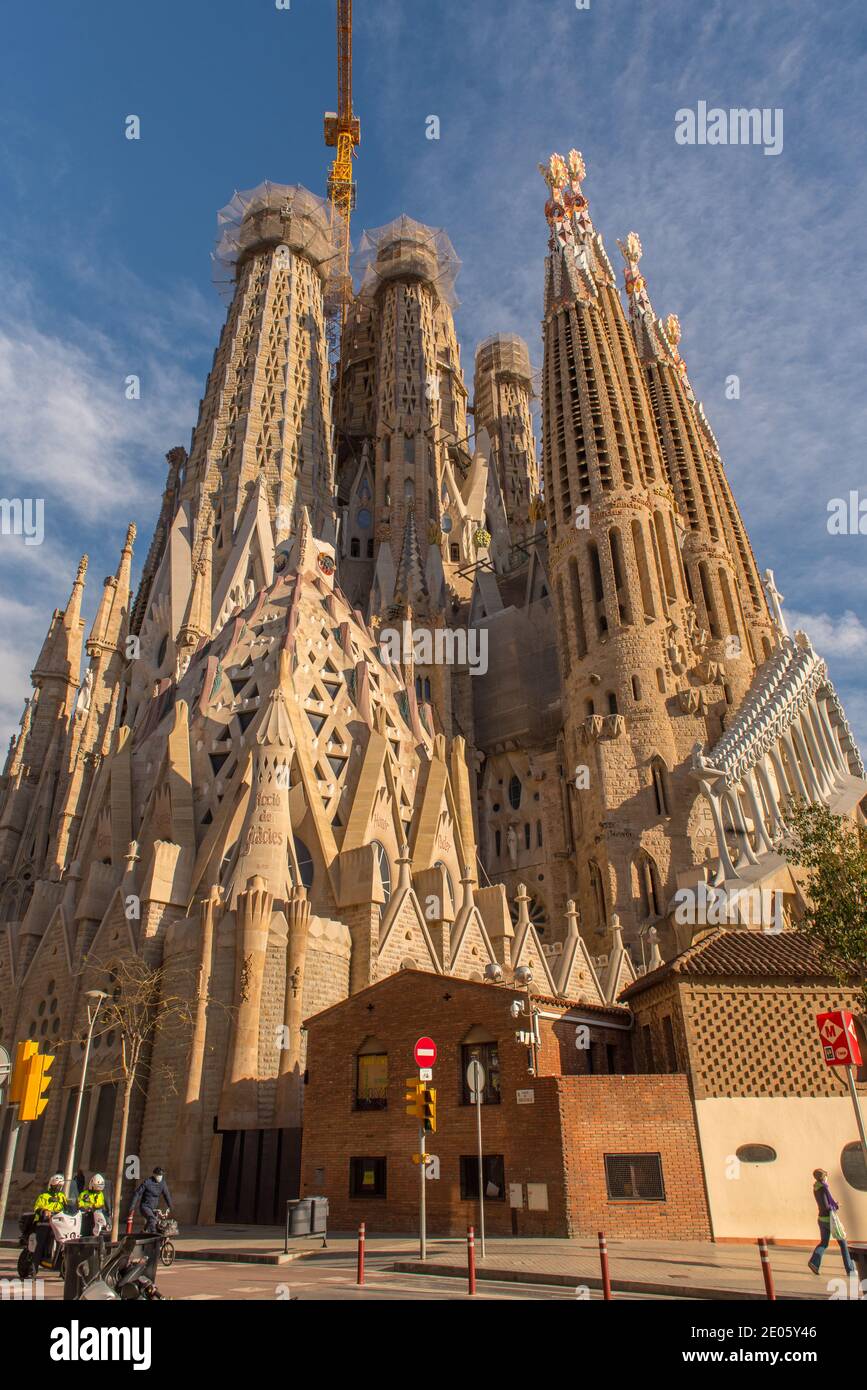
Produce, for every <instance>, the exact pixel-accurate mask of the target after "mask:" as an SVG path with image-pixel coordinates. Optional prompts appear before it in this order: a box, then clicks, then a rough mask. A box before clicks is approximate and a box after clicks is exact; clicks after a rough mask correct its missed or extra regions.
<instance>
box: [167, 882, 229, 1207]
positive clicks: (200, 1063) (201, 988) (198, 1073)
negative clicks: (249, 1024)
mask: <svg viewBox="0 0 867 1390" xmlns="http://www.w3.org/2000/svg"><path fill="white" fill-rule="evenodd" d="M220 908H221V893H220V887H219V884H216V883H215V884H214V886H213V887H212V889H211V892H210V895H209V896H208V897H207V898H202V899H201V900H200V902H199V931H200V942H199V977H198V985H197V993H196V1017H195V1022H194V1024H193V1036H192V1043H191V1046H190V1065H189V1071H188V1072H187V1084H186V1088H185V1091H184V1099H183V1104H182V1106H181V1110H180V1114H179V1116H178V1127H177V1130H176V1133H175V1141H174V1144H173V1146H172V1157H171V1168H170V1172H171V1175H172V1178H171V1182H172V1197H173V1198H174V1209H175V1210H176V1213H177V1215H178V1217H179V1219H180V1220H181V1221H195V1219H196V1216H197V1213H198V1209H199V1197H200V1186H201V1184H200V1164H201V1156H202V1140H203V1128H204V1126H203V1115H204V1105H203V1097H202V1076H203V1073H204V1066H205V1043H206V1039H207V1031H208V1000H209V995H210V988H211V969H212V965H213V952H214V926H215V923H216V918H217V916H218V914H219V912H220Z"/></svg>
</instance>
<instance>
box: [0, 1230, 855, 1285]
mask: <svg viewBox="0 0 867 1390" xmlns="http://www.w3.org/2000/svg"><path fill="white" fill-rule="evenodd" d="M3 1235H4V1237H5V1238H4V1239H3V1241H2V1242H0V1244H2V1246H4V1247H9V1246H14V1245H17V1226H14V1225H13V1223H12V1222H10V1221H7V1222H6V1224H5V1227H4V1232H3ZM356 1240H357V1234H356V1233H355V1232H352V1233H348V1232H334V1233H332V1232H329V1234H328V1237H327V1246H326V1248H324V1249H323V1246H322V1237H321V1236H308V1237H306V1238H302V1239H298V1238H293V1239H290V1241H289V1252H288V1254H284V1232H283V1229H282V1228H281V1227H278V1226H228V1225H226V1226H192V1227H190V1226H188V1227H183V1228H182V1233H181V1234H180V1235H179V1236H178V1237H177V1238H176V1240H175V1242H174V1244H175V1249H176V1251H177V1258H178V1259H182V1260H202V1261H219V1262H231V1263H238V1264H273V1265H282V1264H287V1263H290V1262H292V1261H294V1260H298V1259H309V1260H316V1261H317V1262H319V1261H323V1262H329V1261H335V1262H345V1261H346V1260H347V1259H352V1258H353V1257H354V1255H355V1251H356ZM366 1245H367V1258H368V1261H370V1262H375V1263H376V1265H377V1266H379V1267H380V1268H386V1267H390V1268H392V1269H395V1270H398V1271H400V1272H403V1273H414V1274H421V1273H424V1274H443V1275H452V1276H454V1277H463V1276H464V1274H465V1272H466V1262H467V1255H466V1242H465V1241H464V1240H462V1239H455V1240H443V1239H441V1238H437V1237H435V1236H433V1237H430V1238H429V1239H428V1258H427V1260H426V1261H425V1262H424V1263H422V1262H421V1261H420V1260H419V1258H418V1238H417V1237H416V1236H410V1235H407V1236H400V1235H376V1234H369V1235H368V1236H367V1242H366ZM810 1248H811V1247H808V1246H807V1245H806V1244H805V1245H804V1246H803V1247H797V1246H780V1245H771V1246H770V1247H769V1249H770V1261H771V1269H772V1271H773V1275H774V1282H775V1287H776V1293H777V1297H778V1298H785V1299H792V1298H794V1299H809V1298H813V1299H815V1298H821V1299H827V1298H829V1297H830V1296H831V1293H832V1292H833V1291H834V1290H835V1288H839V1286H837V1285H834V1284H831V1282H830V1281H832V1280H838V1279H843V1278H844V1273H845V1272H844V1270H843V1264H842V1260H841V1259H840V1254H839V1251H838V1250H837V1249H836V1248H835V1247H832V1248H831V1249H830V1250H829V1252H828V1254H827V1255H826V1257H825V1260H824V1264H823V1267H822V1274H821V1277H820V1278H816V1276H815V1275H813V1274H811V1273H810V1271H809V1270H808V1269H807V1260H808V1258H809V1255H810ZM608 1253H609V1263H610V1270H611V1283H612V1288H613V1291H614V1294H615V1296H616V1294H617V1291H618V1290H620V1291H622V1292H624V1293H626V1292H635V1293H645V1294H649V1295H651V1296H652V1295H653V1294H660V1295H666V1296H668V1297H669V1298H671V1297H674V1298H710V1299H759V1300H763V1299H764V1298H765V1288H764V1283H763V1280H762V1271H761V1262H760V1259H759V1251H758V1247H757V1246H756V1245H755V1244H750V1245H728V1244H724V1245H715V1244H713V1243H712V1242H711V1241H679V1240H609V1241H608ZM476 1273H477V1277H478V1278H480V1279H501V1280H506V1281H509V1282H516V1283H527V1284H547V1285H552V1284H554V1285H561V1286H565V1287H571V1288H575V1287H580V1286H581V1285H586V1286H588V1287H589V1288H592V1289H598V1288H601V1286H602V1280H601V1276H600V1268H599V1248H598V1245H597V1242H596V1240H595V1239H572V1240H552V1239H545V1238H537V1239H521V1238H517V1237H494V1238H492V1239H491V1238H489V1239H488V1242H487V1258H486V1259H484V1260H482V1258H481V1249H480V1241H479V1235H478V1232H477V1233H476ZM829 1285H830V1287H829Z"/></svg>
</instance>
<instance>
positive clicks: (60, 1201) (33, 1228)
mask: <svg viewBox="0 0 867 1390" xmlns="http://www.w3.org/2000/svg"><path fill="white" fill-rule="evenodd" d="M48 1193H49V1195H50V1198H51V1199H53V1201H54V1202H55V1203H56V1205H55V1206H54V1207H52V1208H49V1207H48V1206H44V1207H41V1208H40V1209H39V1210H36V1211H32V1212H26V1213H25V1214H24V1215H23V1216H22V1217H20V1218H19V1223H18V1225H19V1231H20V1235H19V1239H18V1244H19V1245H20V1246H21V1247H22V1250H21V1254H20V1255H19V1256H18V1277H19V1278H20V1279H35V1278H36V1276H37V1275H38V1273H39V1270H40V1265H41V1266H42V1268H46V1269H50V1270H55V1271H57V1273H59V1274H60V1276H61V1278H62V1277H63V1273H64V1260H63V1247H64V1245H66V1244H67V1242H69V1241H71V1240H79V1239H80V1238H81V1228H82V1218H83V1217H84V1215H85V1212H84V1211H82V1210H81V1209H80V1208H79V1207H78V1205H77V1202H76V1199H75V1198H74V1197H67V1196H65V1195H64V1193H63V1174H62V1173H55V1174H54V1176H53V1177H52V1178H50V1179H49V1182H48ZM72 1203H75V1204H76V1209H75V1210H74V1211H68V1210H66V1208H67V1207H68V1206H70V1205H71V1204H72ZM90 1215H91V1216H92V1218H93V1227H92V1234H93V1235H95V1236H98V1235H100V1234H103V1233H104V1232H106V1231H107V1230H108V1221H107V1219H106V1217H105V1214H104V1212H103V1211H101V1210H99V1209H93V1210H92V1211H91V1212H90ZM46 1223H47V1224H48V1225H49V1227H50V1228H51V1237H50V1239H49V1240H47V1241H46V1240H45V1238H44V1236H42V1231H41V1229H40V1228H43V1229H44V1226H45V1224H46ZM40 1247H41V1258H40Z"/></svg>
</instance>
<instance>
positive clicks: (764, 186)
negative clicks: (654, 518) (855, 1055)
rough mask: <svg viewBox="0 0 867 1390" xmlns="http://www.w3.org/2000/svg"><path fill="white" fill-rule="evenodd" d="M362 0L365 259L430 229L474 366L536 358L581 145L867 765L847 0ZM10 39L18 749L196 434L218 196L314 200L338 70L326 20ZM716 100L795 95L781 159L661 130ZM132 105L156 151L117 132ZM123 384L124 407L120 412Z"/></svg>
mask: <svg viewBox="0 0 867 1390" xmlns="http://www.w3.org/2000/svg"><path fill="white" fill-rule="evenodd" d="M354 8H355V31H356V33H355V105H356V109H357V111H358V113H359V115H360V117H361V125H362V146H361V150H360V153H359V158H358V161H357V177H358V183H359V199H358V210H357V213H356V218H355V223H354V240H355V242H356V244H357V242H358V240H359V239H360V234H361V231H362V229H363V228H364V227H373V226H379V225H380V224H382V223H384V222H387V221H389V220H391V218H393V217H395V216H397V215H398V214H399V213H400V212H407V213H409V214H411V215H412V216H413V217H416V218H418V219H420V220H422V221H426V222H429V223H431V224H432V225H435V226H443V227H445V228H446V230H447V231H448V233H449V235H450V237H451V239H452V241H453V243H454V245H455V247H456V249H457V252H458V255H459V256H460V257H461V259H462V261H463V269H462V272H461V275H460V277H459V280H458V293H459V295H460V298H461V301H462V302H461V306H460V308H459V310H458V313H457V323H458V330H459V333H460V336H461V341H462V345H463V354H464V366H465V370H466V371H467V373H468V374H469V375H471V371H472V353H473V350H474V348H475V345H476V343H477V342H478V341H479V340H480V339H481V338H483V337H486V336H487V335H488V334H490V333H492V332H496V331H507V332H508V331H514V332H519V333H522V334H523V335H524V336H525V337H526V338H527V340H528V342H529V344H530V351H531V356H532V357H533V360H534V362H535V363H536V365H537V366H538V365H540V362H541V348H540V330H539V320H540V317H541V292H542V262H543V257H544V253H545V244H546V231H547V229H546V226H545V221H544V217H543V203H544V185H543V184H542V181H541V179H540V177H539V175H538V172H537V169H536V165H537V163H538V162H539V161H540V160H542V159H545V158H546V157H547V156H548V154H549V153H550V152H551V151H552V150H560V151H562V152H563V153H565V152H566V151H567V150H568V149H569V148H570V146H573V145H574V146H576V147H577V148H579V149H580V150H582V152H583V154H584V157H585V160H586V162H587V169H588V176H587V181H586V183H585V185H584V188H585V192H586V193H587V195H588V197H589V199H590V207H591V212H592V214H593V217H594V220H595V222H596V225H597V226H598V227H599V229H600V230H601V232H602V233H603V236H604V237H605V239H606V244H607V247H608V251H609V255H610V256H611V259H612V261H613V262H614V263H615V264H616V265H618V266H619V264H620V256H619V253H618V251H617V246H616V240H615V239H616V238H617V237H620V238H622V237H623V236H624V235H625V233H626V232H627V231H629V230H631V229H635V230H636V231H638V233H639V234H640V236H641V239H642V242H643V244H644V250H645V255H644V259H643V261H642V269H643V271H644V273H645V276H646V278H647V280H648V284H649V288H650V293H651V297H652V299H653V303H654V307H655V308H656V311H657V312H658V313H660V314H667V313H671V312H675V313H677V314H678V315H679V316H680V319H681V324H682V328H683V339H682V342H681V350H682V352H683V354H684V356H685V358H686V361H687V364H688V368H689V372H690V378H691V381H692V384H693V387H694V389H695V391H696V393H697V395H698V396H699V397H700V398H701V399H702V400H703V402H704V405H705V408H706V410H707V413H708V416H709V418H710V421H711V424H712V425H713V427H714V429H715V431H716V434H717V436H718V438H719V440H720V443H721V446H722V449H723V454H724V457H725V459H726V463H727V467H728V471H729V476H730V478H731V480H732V484H733V486H734V489H735V493H736V496H737V498H738V501H739V503H740V505H741V508H742V511H743V513H744V516H745V518H746V522H747V525H748V527H749V530H750V534H751V537H752V540H753V544H754V547H755V549H756V553H757V556H758V559H759V563H760V565H761V567H762V568H764V567H766V566H770V567H772V568H773V569H774V571H775V574H776V578H777V583H778V586H779V588H780V589H781V590H782V592H783V593H784V595H785V599H786V607H787V609H788V610H789V614H790V617H791V618H792V619H793V625H797V626H804V627H806V629H807V630H808V631H809V632H810V633H811V635H812V636H813V638H814V642H815V644H816V646H817V648H818V649H819V650H820V651H821V652H823V654H824V655H826V656H827V658H828V660H829V663H830V667H831V673H832V676H833V677H834V679H835V681H836V683H837V685H838V688H839V689H840V691H841V694H842V696H843V698H844V702H845V704H846V707H847V711H848V713H849V717H850V720H851V722H852V723H853V725H854V727H855V730H856V733H857V734H858V735H859V737H860V740H861V743H862V747H867V692H865V689H864V681H863V673H864V667H865V663H867V566H865V554H867V536H859V535H844V536H836V535H834V536H832V535H829V534H828V530H827V524H826V523H827V508H828V503H829V501H830V499H831V498H834V497H845V496H847V494H848V492H849V491H850V490H851V489H859V488H860V489H861V495H862V496H863V497H865V498H867V484H865V483H864V472H865V469H864V458H865V434H867V405H865V386H864V363H865V357H867V353H865V347H867V343H865V339H867V327H865V324H867V315H865V279H864V276H863V274H861V266H860V258H861V252H862V245H863V228H864V225H865V217H867V190H865V179H864V172H863V169H864V159H863V153H862V141H863V122H864V110H863V96H862V94H863V92H864V90H865V87H867V11H865V7H864V5H863V0H835V3H834V5H833V6H830V7H823V6H820V5H817V4H815V3H814V2H813V0H810V3H806V0H789V2H788V3H787V0H702V3H698V0H590V8H589V9H587V10H579V9H577V8H576V5H575V3H574V0H471V3H469V2H468V0H427V3H422V0H356V3H355V7H354ZM4 31H5V40H6V43H5V53H4V57H3V62H2V73H3V80H2V82H0V208H2V210H3V211H2V214H0V253H2V254H0V485H2V495H3V496H23V497H44V499H45V530H46V534H45V543H44V544H43V545H41V546H25V545H24V544H23V542H22V541H21V539H20V538H17V537H7V536H2V537H0V737H2V738H4V740H5V738H8V735H9V733H10V732H11V730H12V729H13V728H14V727H15V725H16V724H17V720H18V718H19V716H20V712H21V705H22V701H23V698H24V695H25V694H26V693H27V691H28V688H29V671H30V669H31V667H32V665H33V662H34V660H35V657H36V655H37V652H38V648H39V644H40V642H41V639H42V636H43V634H44V631H45V628H46V625H47V621H48V618H49V616H50V612H51V610H52V608H54V607H55V606H57V605H62V604H63V603H64V602H65V600H66V596H67V594H68V591H69V587H70V583H71V580H72V577H73V575H74V571H75V565H76V562H77V559H78V556H79V554H80V553H81V552H82V551H84V550H87V551H88V552H89V554H90V556H91V565H90V572H89V579H90V583H89V585H88V590H89V592H88V599H87V610H86V611H87V616H88V618H90V616H91V615H92V612H93V609H94V606H95V603H96V601H97V598H98V590H99V588H100V587H101V580H102V577H103V575H105V574H107V573H109V572H110V571H112V570H113V569H114V568H115V565H116V563H117V555H118V553H119V550H120V546H121V544H122V541H123V535H124V528H125V524H126V522H127V520H129V519H134V520H136V522H137V524H138V526H139V541H138V545H137V561H138V564H139V565H140V564H141V562H142V561H143V559H144V555H145V553H146V548H147V544H148V541H149V538H150V531H151V527H152V525H153V521H154V519H155V515H156V509H157V506H158V503H159V497H160V494H161V488H162V483H163V478H164V473H165V467H164V454H165V452H166V450H167V449H169V448H170V447H171V446H172V445H174V444H177V443H182V444H185V445H188V444H189V437H190V431H191V429H192V426H193V424H194V423H195V416H196V408H197V404H198V400H199V397H200V395H201V392H202V390H203V387H204V381H205V376H206V373H207V370H208V367H209V365H210V360H211V355H212V353H213V350H214V347H215V345H216V341H217V336H218V333H219V327H220V323H221V320H222V317H223V313H224V306H223V305H222V303H221V301H220V299H219V297H218V295H217V293H216V291H215V290H214V288H213V286H212V284H211V280H210V274H211V267H210V260H209V253H210V250H211V248H212V245H213V240H214V229H215V217H216V212H217V209H218V208H220V207H221V206H222V205H223V204H225V203H226V202H228V200H229V198H230V197H231V196H232V193H233V191H234V190H235V189H236V188H242V189H243V188H250V187H252V186H253V185H255V184H256V183H258V182H259V181H260V180H262V179H264V178H271V179H274V180H276V181H280V182H287V183H290V182H292V183H294V182H299V183H303V184H305V185H307V186H308V187H310V188H312V189H313V190H314V191H316V192H324V180H325V171H326V165H327V152H326V150H325V148H324V146H323V143H322V112H323V110H325V109H326V108H333V107H334V105H335V95H336V94H335V85H336V79H335V58H334V3H333V0H291V8H290V9H289V10H278V9H277V8H276V5H275V3H274V0H243V3H242V0H183V3H179V0H174V2H173V3H167V2H166V0H147V3H144V4H139V5H119V4H118V3H117V0H112V2H111V3H108V2H107V0H86V3H85V0H78V3H70V0H42V3H40V4H39V5H17V6H15V7H11V6H10V7H9V8H8V9H7V10H6V12H5V14H4ZM699 101H705V102H707V103H708V105H709V106H712V107H713V106H721V107H726V108H728V107H730V106H746V107H771V108H777V107H780V108H782V110H783V113H784V127H783V128H784V141H783V150H782V153H781V154H780V155H779V156H777V157H768V156H765V155H764V154H763V152H762V150H761V148H757V147H751V146H714V147H711V146H693V147H690V146H683V145H679V144H678V143H677V142H676V141H675V138H674V132H675V112H676V111H677V110H678V109H679V108H682V107H692V108H695V107H696V105H697V103H698V102H699ZM130 114H135V115H138V116H139V117H140V120H141V139H140V140H139V141H128V140H126V139H125V138H124V122H125V118H126V117H127V116H128V115H130ZM430 115H436V116H438V117H439V120H440V139H439V140H436V141H433V140H428V139H427V138H426V133H425V132H426V120H427V117H428V116H430ZM132 373H134V374H136V375H138V376H140V378H141V384H142V396H141V399H140V400H139V401H127V400H126V399H125V396H124V379H125V378H126V377H127V376H128V375H129V374H132ZM731 374H736V375H737V376H738V377H739V379H740V399H739V400H727V399H726V396H725V383H726V378H727V377H728V376H730V375H731ZM865 526H867V523H865Z"/></svg>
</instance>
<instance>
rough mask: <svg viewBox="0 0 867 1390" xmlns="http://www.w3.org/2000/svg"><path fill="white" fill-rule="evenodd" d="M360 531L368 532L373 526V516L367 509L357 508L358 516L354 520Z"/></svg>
mask: <svg viewBox="0 0 867 1390" xmlns="http://www.w3.org/2000/svg"><path fill="white" fill-rule="evenodd" d="M355 520H356V522H357V523H358V526H359V527H360V529H361V530H362V531H369V530H370V528H371V526H372V525H373V515H372V513H371V511H370V508H369V507H359V509H358V515H357V516H356V518H355Z"/></svg>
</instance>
